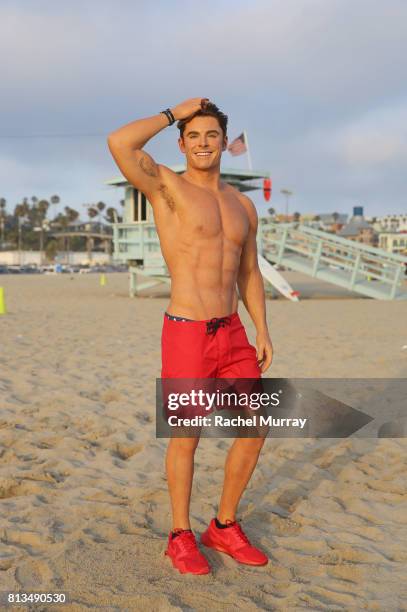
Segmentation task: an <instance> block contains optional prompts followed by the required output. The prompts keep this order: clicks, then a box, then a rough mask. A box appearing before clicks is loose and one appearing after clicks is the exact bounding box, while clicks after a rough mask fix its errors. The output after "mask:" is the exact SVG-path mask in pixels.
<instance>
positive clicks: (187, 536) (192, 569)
mask: <svg viewBox="0 0 407 612" xmlns="http://www.w3.org/2000/svg"><path fill="white" fill-rule="evenodd" d="M174 531H175V532H176V533H178V534H179V535H177V536H176V537H175V538H173V537H172V533H171V532H170V534H169V536H168V546H167V550H166V551H165V554H166V555H168V557H170V559H171V561H172V564H173V566H174V567H175V568H177V569H178V570H179V571H180V572H181V574H209V572H210V571H211V568H210V566H209V563H208V561H207V560H206V558H205V557H204V555H203V554H202V553H201V552H200V550H199V549H198V546H197V544H196V540H195V536H194V534H193V533H192V531H190V530H187V529H174Z"/></svg>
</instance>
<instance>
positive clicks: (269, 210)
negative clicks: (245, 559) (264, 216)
mask: <svg viewBox="0 0 407 612" xmlns="http://www.w3.org/2000/svg"><path fill="white" fill-rule="evenodd" d="M267 212H268V214H269V215H270V217H272V216H273V215H275V214H276V211H275V209H274V208H268V209H267Z"/></svg>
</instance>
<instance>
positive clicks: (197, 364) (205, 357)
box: [161, 312, 261, 378]
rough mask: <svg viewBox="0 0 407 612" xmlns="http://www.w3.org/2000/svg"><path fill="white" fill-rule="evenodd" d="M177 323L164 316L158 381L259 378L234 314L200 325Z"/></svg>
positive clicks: (254, 355)
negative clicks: (160, 366) (165, 379)
mask: <svg viewBox="0 0 407 612" xmlns="http://www.w3.org/2000/svg"><path fill="white" fill-rule="evenodd" d="M170 316H171V315H170ZM180 319H181V320H172V319H169V318H168V316H167V313H165V314H164V323H163V328H162V336H161V350H162V353H161V356H162V369H161V378H261V368H260V366H259V365H258V363H257V351H256V348H255V347H254V346H253V345H251V344H249V340H248V338H247V334H246V331H245V328H244V327H243V325H242V322H241V320H240V317H239V314H238V313H237V312H234V313H233V314H231V315H229V316H226V317H217V318H215V317H214V318H212V319H207V320H201V321H193V320H189V319H186V320H182V317H180Z"/></svg>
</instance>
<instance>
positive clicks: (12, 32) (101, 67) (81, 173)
mask: <svg viewBox="0 0 407 612" xmlns="http://www.w3.org/2000/svg"><path fill="white" fill-rule="evenodd" d="M406 23H407V2H406V1H404V0H386V2H384V1H383V0H352V1H348V0H283V1H280V0H274V1H273V0H268V1H260V0H259V1H256V0H252V1H251V2H242V1H238V2H236V1H232V0H230V1H221V2H219V1H217V2H215V1H214V0H207V1H206V2H204V3H198V2H182V1H177V0H174V1H172V2H162V1H161V2H160V1H159V2H157V1H155V2H154V3H150V2H147V1H145V2H144V1H137V0H136V1H127V0H121V1H120V2H117V1H116V2H113V1H110V0H109V1H106V0H98V1H94V0H86V2H77V1H76V0H70V2H69V3H68V2H66V3H62V2H50V1H48V0H47V1H41V0H36V1H35V2H30V3H27V2H24V1H19V0H14V1H7V0H3V1H2V3H1V5H0V56H1V57H2V62H1V63H0V79H1V81H0V82H1V85H2V87H1V90H2V93H1V107H2V112H1V114H0V184H1V189H0V197H4V198H6V200H7V204H8V210H11V209H13V208H14V206H15V204H16V203H18V202H19V201H21V199H22V198H23V197H24V196H27V197H29V198H30V197H31V196H33V195H36V196H37V197H39V198H49V197H50V196H51V195H53V194H58V195H59V196H60V197H61V204H60V208H61V209H62V208H63V206H71V207H73V208H76V209H77V210H80V211H81V212H82V213H83V216H85V215H84V213H85V209H84V208H83V206H82V205H83V204H89V203H94V202H98V201H99V200H103V201H104V202H106V204H108V205H113V206H117V205H118V203H119V200H120V199H121V198H122V191H121V190H117V189H114V188H111V187H107V186H105V185H104V182H105V181H106V180H108V179H109V178H113V177H115V176H118V174H119V173H118V170H117V168H116V166H115V164H114V161H113V159H112V158H111V156H110V154H109V151H108V149H107V145H106V136H107V134H108V133H109V132H110V131H112V130H114V129H116V128H118V127H119V126H121V125H123V124H125V123H128V122H130V121H132V120H134V119H137V118H140V117H143V116H150V115H153V114H155V113H157V112H159V111H160V110H161V109H163V108H166V107H167V106H175V105H176V104H177V103H179V102H181V101H182V100H184V99H186V98H190V97H195V96H201V95H202V96H205V97H208V98H210V99H212V100H213V101H215V102H216V104H218V106H219V107H220V108H221V109H222V110H223V111H224V112H226V114H228V115H229V139H230V140H232V139H233V138H234V137H236V136H237V135H238V134H239V133H240V132H241V131H242V130H243V129H246V130H247V132H248V136H249V142H250V148H251V155H252V159H253V166H254V168H255V169H259V170H263V169H264V170H268V171H270V173H271V176H272V178H273V196H272V202H271V205H272V206H273V207H275V208H276V209H277V210H278V211H283V210H284V199H283V196H282V195H281V194H280V189H282V188H289V189H291V190H292V191H293V192H294V195H293V197H292V199H291V203H290V209H291V210H292V211H300V212H314V213H319V212H329V211H334V210H335V211H338V212H346V213H350V212H351V210H352V207H353V206H354V205H363V206H364V208H365V214H367V215H378V214H387V213H402V212H407V194H406V180H405V176H406V165H407V163H406V162H407V104H406V102H407V84H406V79H405V74H406V60H405V58H406V57H407V36H406V34H407V32H406V30H407V28H406V25H405V24H406ZM5 59H6V61H5ZM177 136H178V130H177V129H176V128H175V126H173V127H171V128H168V129H167V130H165V131H163V132H161V133H160V134H159V135H158V136H157V137H156V138H155V139H153V140H152V141H150V143H149V144H148V145H147V147H146V149H147V150H148V151H149V152H150V153H151V154H152V155H153V156H154V157H155V159H156V160H157V161H158V162H160V163H163V164H167V165H171V164H176V163H181V162H182V161H183V156H182V155H181V153H179V151H178V145H177ZM223 165H224V166H225V167H235V168H238V167H242V168H246V167H247V160H246V157H245V156H241V157H236V158H232V157H231V156H230V155H229V154H227V153H225V154H224V158H223ZM252 198H253V201H254V202H255V203H256V206H257V208H258V211H259V213H260V214H264V212H265V211H266V209H267V207H268V206H270V204H267V203H265V202H264V200H263V197H262V194H261V192H258V193H257V192H253V195H252Z"/></svg>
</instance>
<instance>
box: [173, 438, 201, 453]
mask: <svg viewBox="0 0 407 612" xmlns="http://www.w3.org/2000/svg"><path fill="white" fill-rule="evenodd" d="M198 444H199V437H196V438H171V440H170V445H171V448H172V449H174V450H175V451H177V452H181V453H193V452H195V449H196V447H197V446H198Z"/></svg>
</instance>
